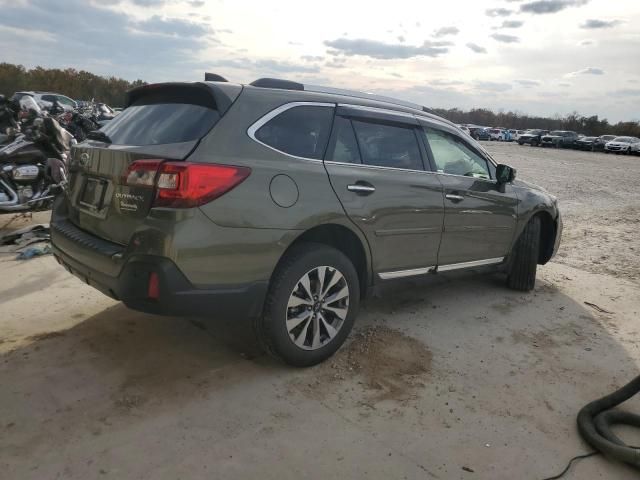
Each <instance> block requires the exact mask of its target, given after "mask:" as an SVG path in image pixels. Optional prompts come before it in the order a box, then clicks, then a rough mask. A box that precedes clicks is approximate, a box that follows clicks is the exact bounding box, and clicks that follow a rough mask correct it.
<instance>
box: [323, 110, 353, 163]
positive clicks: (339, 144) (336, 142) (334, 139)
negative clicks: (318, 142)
mask: <svg viewBox="0 0 640 480" xmlns="http://www.w3.org/2000/svg"><path fill="white" fill-rule="evenodd" d="M325 160H330V161H333V162H342V163H360V152H359V151H358V142H357V141H356V136H355V134H354V133H353V127H352V126H351V120H349V119H348V118H344V117H336V118H335V120H334V121H333V133H332V134H331V139H330V140H329V147H328V148H327V155H326V156H325Z"/></svg>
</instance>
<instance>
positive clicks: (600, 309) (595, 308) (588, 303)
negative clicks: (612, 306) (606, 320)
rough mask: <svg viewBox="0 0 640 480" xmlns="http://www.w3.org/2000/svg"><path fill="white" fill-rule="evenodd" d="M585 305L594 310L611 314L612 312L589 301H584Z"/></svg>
mask: <svg viewBox="0 0 640 480" xmlns="http://www.w3.org/2000/svg"><path fill="white" fill-rule="evenodd" d="M584 304H585V305H588V306H589V307H591V308H593V309H594V310H597V311H598V312H600V313H608V314H610V315H613V312H610V311H609V310H605V309H604V308H602V307H601V306H599V305H596V304H595V303H591V302H584Z"/></svg>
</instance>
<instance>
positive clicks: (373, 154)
mask: <svg viewBox="0 0 640 480" xmlns="http://www.w3.org/2000/svg"><path fill="white" fill-rule="evenodd" d="M352 123H353V128H354V130H355V132H356V137H357V139H358V145H359V147H360V154H361V155H362V163H365V164H367V165H376V166H379V167H394V168H406V169H411V170H422V169H423V166H422V158H421V157H420V148H419V147H418V139H417V138H416V134H415V133H414V129H413V128H412V127H406V128H405V127H400V126H392V125H385V124H380V123H368V122H362V121H359V120H353V121H352Z"/></svg>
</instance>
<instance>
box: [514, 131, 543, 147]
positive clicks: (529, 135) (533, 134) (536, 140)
mask: <svg viewBox="0 0 640 480" xmlns="http://www.w3.org/2000/svg"><path fill="white" fill-rule="evenodd" d="M547 133H549V130H539V129H533V130H527V131H526V132H524V133H521V134H520V135H519V136H518V144H519V145H524V144H525V143H528V144H529V145H531V146H532V147H537V146H538V145H540V143H541V142H542V140H541V139H542V136H543V135H546V134H547Z"/></svg>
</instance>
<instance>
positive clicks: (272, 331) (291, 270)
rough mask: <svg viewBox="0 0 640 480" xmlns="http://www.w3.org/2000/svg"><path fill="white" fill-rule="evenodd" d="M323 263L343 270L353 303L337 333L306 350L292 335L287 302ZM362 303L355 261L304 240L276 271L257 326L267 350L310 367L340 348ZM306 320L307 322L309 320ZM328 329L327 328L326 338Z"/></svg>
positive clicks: (299, 365)
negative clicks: (309, 273) (301, 282)
mask: <svg viewBox="0 0 640 480" xmlns="http://www.w3.org/2000/svg"><path fill="white" fill-rule="evenodd" d="M321 266H328V267H331V268H333V269H337V271H338V272H340V273H341V274H342V276H343V277H344V279H345V281H346V284H347V286H348V291H349V304H348V309H347V314H346V318H345V319H344V320H343V322H342V324H341V327H340V328H339V329H338V332H337V333H336V334H335V336H334V337H333V338H330V336H328V337H329V338H330V339H329V340H328V342H327V343H326V344H325V345H323V346H321V347H319V348H317V349H315V350H305V349H303V348H301V347H299V346H298V345H296V344H295V343H294V341H293V340H292V338H291V337H290V335H289V332H288V330H287V325H286V319H287V314H288V312H289V310H288V307H287V305H288V304H289V300H290V297H291V295H292V292H293V290H294V289H295V288H296V286H297V285H298V282H299V281H300V280H301V279H302V277H304V276H305V275H307V274H308V272H310V271H312V270H313V269H315V268H317V267H321ZM359 306H360V281H359V278H358V273H357V272H356V269H355V267H354V266H353V263H352V262H351V261H350V260H349V259H348V258H347V257H346V256H345V255H344V254H343V253H342V252H340V251H339V250H336V249H335V248H332V247H329V246H327V245H323V244H319V243H303V244H300V245H298V246H295V247H293V249H292V250H291V251H290V252H288V253H287V254H286V257H285V258H284V259H283V260H282V262H281V263H280V265H279V266H278V268H277V269H276V271H275V272H274V274H273V277H272V278H271V283H270V285H269V292H268V293H267V298H266V301H265V306H264V311H263V314H262V316H261V317H260V318H258V319H256V321H255V323H254V330H255V333H256V337H257V339H258V341H259V342H260V344H261V345H262V347H263V348H264V350H265V351H266V352H267V353H269V354H271V355H272V356H274V357H276V358H278V359H280V360H282V361H283V362H285V363H287V364H289V365H292V366H294V367H309V366H312V365H316V364H318V363H320V362H323V361H324V360H326V359H327V358H329V357H330V356H331V355H333V354H334V353H335V352H336V351H337V350H338V349H339V348H340V346H341V345H342V344H343V343H344V341H345V340H346V338H347V336H348V335H349V332H350V331H351V328H352V327H353V323H354V321H355V318H356V316H357V314H358V308H359ZM303 308H304V307H303ZM314 311H315V310H314ZM308 322H309V323H310V322H311V319H309V320H308ZM303 323H304V324H305V325H306V324H307V321H305V322H303ZM327 332H328V331H327V330H326V329H325V330H324V333H325V339H326V338H327V335H326V334H327Z"/></svg>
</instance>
